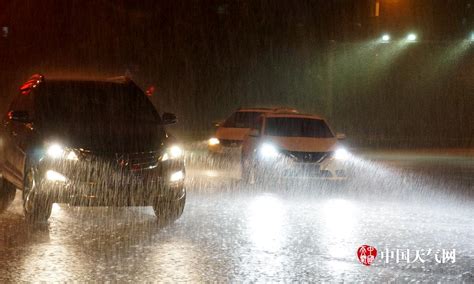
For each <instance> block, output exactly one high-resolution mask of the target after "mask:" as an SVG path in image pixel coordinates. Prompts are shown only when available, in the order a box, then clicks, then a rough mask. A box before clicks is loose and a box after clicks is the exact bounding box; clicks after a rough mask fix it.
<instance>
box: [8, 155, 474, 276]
mask: <svg viewBox="0 0 474 284" xmlns="http://www.w3.org/2000/svg"><path fill="white" fill-rule="evenodd" d="M188 165H189V167H188V177H187V187H188V202H187V204H186V208H185V211H184V214H183V216H182V217H181V219H180V220H178V221H177V222H176V223H175V224H173V225H171V226H168V227H160V226H159V225H158V224H157V223H156V222H155V218H154V215H153V211H152V209H151V208H147V207H136V208H77V207H68V206H67V205H55V206H54V209H53V214H52V217H51V218H50V220H49V223H48V224H46V225H42V226H29V225H27V224H26V223H25V221H24V218H23V215H22V212H21V205H20V201H19V194H18V192H17V198H16V200H15V202H14V204H13V205H12V206H11V207H10V209H9V210H8V211H7V212H5V213H3V214H2V215H0V282H7V281H8V282H18V281H71V280H79V281H87V280H99V281H102V280H111V281H114V280H115V281H145V280H147V281H165V282H171V281H172V282H175V281H191V282H203V281H219V282H226V281H236V282H241V281H246V282H249V281H262V282H263V281H265V282H266V281H291V280H296V281H305V280H306V281H348V282H352V281H377V282H379V281H394V280H398V281H402V282H405V281H428V282H429V281H442V282H445V281H453V282H459V281H465V282H471V283H472V282H473V281H474V271H473V267H474V242H473V239H474V209H473V208H474V206H473V205H474V159H473V156H466V155H462V154H461V155H460V154H459V153H454V154H453V153H450V154H442V155H440V154H430V153H421V152H420V153H415V152H413V151H411V152H407V153H396V152H395V153H394V152H370V151H369V152H368V151H365V152H364V151H361V152H360V153H359V154H357V155H356V156H355V157H354V158H353V174H354V177H353V178H352V179H351V181H350V182H349V183H347V184H336V185H334V184H325V183H320V182H319V181H315V180H279V182H278V183H268V184H265V185H252V186H248V185H244V184H242V183H241V182H240V181H239V176H240V172H239V166H238V161H237V160H234V161H230V162H229V159H224V160H209V159H207V158H206V157H205V156H204V154H202V151H197V152H193V153H191V154H190V155H188ZM362 244H368V245H372V246H374V247H376V248H377V250H378V251H379V254H378V256H377V258H376V260H375V262H374V264H372V266H370V267H367V266H364V265H362V264H360V263H359V262H358V260H357V256H356V250H357V248H358V247H359V246H360V245H362ZM397 249H399V251H402V250H404V251H406V249H409V250H410V251H411V255H410V257H409V258H411V259H410V260H411V261H413V259H414V258H415V252H416V250H418V251H419V252H420V254H421V257H422V258H423V259H424V261H425V262H424V263H421V262H420V261H419V260H418V261H417V262H414V263H407V261H406V260H400V261H398V262H397V261H396V260H395V258H393V259H389V262H388V263H386V258H385V259H384V258H382V252H385V251H386V250H389V252H390V251H393V252H396V250H397ZM421 249H423V250H424V251H421ZM443 249H445V250H450V251H451V250H452V249H455V262H454V263H452V260H449V261H447V262H446V263H438V262H437V260H436V257H438V258H441V254H442V250H443ZM428 251H430V253H429V254H428Z"/></svg>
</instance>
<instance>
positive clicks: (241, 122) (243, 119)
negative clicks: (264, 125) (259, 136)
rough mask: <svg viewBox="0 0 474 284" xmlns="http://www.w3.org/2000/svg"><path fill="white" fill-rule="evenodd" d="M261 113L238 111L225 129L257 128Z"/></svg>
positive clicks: (227, 121)
mask: <svg viewBox="0 0 474 284" xmlns="http://www.w3.org/2000/svg"><path fill="white" fill-rule="evenodd" d="M261 115H262V113H261V112H253V111H252V112H247V111H245V112H244V111H238V112H235V113H233V114H232V115H231V116H230V117H229V118H228V119H227V120H226V121H225V122H224V125H223V126H224V127H229V128H256V127H257V125H258V124H257V122H258V118H259V117H260V116H261Z"/></svg>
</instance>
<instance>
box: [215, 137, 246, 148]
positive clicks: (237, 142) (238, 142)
mask: <svg viewBox="0 0 474 284" xmlns="http://www.w3.org/2000/svg"><path fill="white" fill-rule="evenodd" d="M219 142H220V144H221V145H222V146H224V147H238V146H240V145H241V144H242V141H241V140H228V139H219Z"/></svg>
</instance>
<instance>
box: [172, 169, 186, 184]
mask: <svg viewBox="0 0 474 284" xmlns="http://www.w3.org/2000/svg"><path fill="white" fill-rule="evenodd" d="M183 179H184V173H183V171H177V172H174V173H172V174H171V176H170V181H171V182H177V181H180V180H183Z"/></svg>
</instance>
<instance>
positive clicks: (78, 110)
mask: <svg viewBox="0 0 474 284" xmlns="http://www.w3.org/2000/svg"><path fill="white" fill-rule="evenodd" d="M37 104H38V109H41V110H42V111H41V114H40V115H39V117H38V120H39V123H40V124H41V125H42V126H43V127H42V128H43V129H44V130H45V131H47V132H51V133H54V134H59V135H62V136H65V137H66V138H69V139H71V140H72V141H71V142H72V144H76V143H77V144H78V145H80V146H81V147H92V148H108V149H112V148H114V146H120V147H122V148H123V147H128V146H131V147H134V146H137V145H138V144H141V145H142V146H143V145H144V144H146V143H147V142H144V140H146V139H147V138H148V139H153V140H156V137H155V135H156V132H158V128H159V126H158V125H159V123H160V117H159V115H158V114H157V112H156V111H155V109H154V107H153V105H152V104H151V102H150V101H148V99H147V98H146V96H145V95H144V94H143V92H142V91H141V90H140V89H139V88H138V87H136V86H129V85H121V84H115V83H108V82H100V83H98V82H67V83H65V82H46V83H45V84H44V86H43V87H42V89H41V90H40V94H39V96H38V100H37ZM140 140H142V141H141V142H140ZM135 148H137V147H135ZM139 148H143V147H139ZM145 148H147V147H145Z"/></svg>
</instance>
